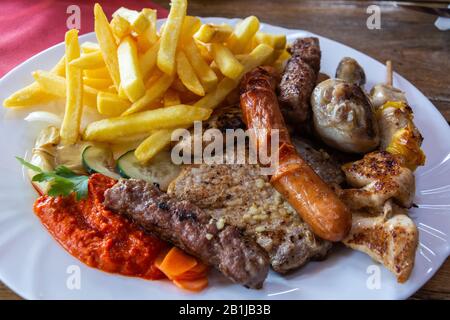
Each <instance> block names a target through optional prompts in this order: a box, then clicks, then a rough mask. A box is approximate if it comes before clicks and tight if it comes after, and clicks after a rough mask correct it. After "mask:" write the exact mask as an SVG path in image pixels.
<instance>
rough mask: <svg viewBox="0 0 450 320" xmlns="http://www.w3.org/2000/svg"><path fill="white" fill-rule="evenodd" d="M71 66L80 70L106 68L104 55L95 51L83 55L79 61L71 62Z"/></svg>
mask: <svg viewBox="0 0 450 320" xmlns="http://www.w3.org/2000/svg"><path fill="white" fill-rule="evenodd" d="M70 65H71V66H74V67H77V68H80V69H97V68H102V67H104V66H105V62H104V61H103V56H102V53H101V52H100V51H95V52H91V53H86V54H83V55H81V57H79V58H78V59H75V60H73V61H71V62H70Z"/></svg>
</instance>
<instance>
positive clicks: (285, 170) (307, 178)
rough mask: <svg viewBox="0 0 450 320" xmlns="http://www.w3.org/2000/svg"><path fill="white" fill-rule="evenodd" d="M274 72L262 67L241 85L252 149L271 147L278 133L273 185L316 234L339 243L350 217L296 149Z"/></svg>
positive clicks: (349, 223)
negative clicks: (281, 107)
mask: <svg viewBox="0 0 450 320" xmlns="http://www.w3.org/2000/svg"><path fill="white" fill-rule="evenodd" d="M274 72H275V71H274V70H273V69H272V68H270V67H259V68H256V69H254V70H253V71H251V72H249V73H247V74H246V75H245V76H244V79H243V80H242V82H241V108H242V113H243V117H244V122H245V123H246V124H247V127H248V128H249V129H250V130H253V133H254V134H255V139H253V141H252V142H253V143H254V145H253V147H254V148H255V149H256V150H259V149H258V148H260V147H261V146H266V145H268V142H270V141H271V140H270V139H271V133H272V132H274V131H276V130H278V131H279V142H280V143H279V145H278V156H279V161H278V164H277V166H276V168H275V173H274V174H273V175H272V177H271V179H270V182H271V183H272V185H273V186H274V187H275V189H276V190H277V191H278V192H280V193H281V194H282V195H283V196H284V197H285V199H286V200H287V201H288V202H289V204H290V205H291V206H292V207H293V208H294V209H295V210H296V211H297V212H298V213H299V214H300V216H301V217H302V218H303V219H304V220H305V221H306V222H307V223H308V224H309V225H310V226H311V228H312V230H313V232H314V233H315V234H317V235H318V236H319V237H321V238H323V239H326V240H330V241H340V240H342V239H343V238H344V237H345V236H346V235H347V233H348V231H349V230H350V226H351V214H350V212H349V211H348V209H347V208H346V206H345V205H344V204H343V203H342V202H341V200H340V199H339V198H338V197H337V195H336V194H335V193H334V191H333V190H332V189H331V188H329V187H328V185H327V184H326V183H325V182H323V180H322V179H321V178H320V177H319V176H318V175H317V174H316V173H315V172H314V171H313V170H312V169H311V167H310V166H309V165H308V164H307V163H306V162H305V160H303V159H302V158H301V157H300V155H299V154H298V153H297V151H296V150H295V147H294V145H293V144H292V142H291V139H290V137H289V133H288V130H287V128H286V125H285V123H284V120H283V116H282V115H281V111H280V108H279V105H278V100H277V96H276V94H275V87H276V81H275V79H276V76H275V75H274ZM271 156H273V155H271Z"/></svg>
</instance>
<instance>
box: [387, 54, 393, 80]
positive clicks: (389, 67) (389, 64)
mask: <svg viewBox="0 0 450 320" xmlns="http://www.w3.org/2000/svg"><path fill="white" fill-rule="evenodd" d="M392 78H393V71H392V61H391V60H388V61H386V84H387V85H388V86H392V83H393V80H392Z"/></svg>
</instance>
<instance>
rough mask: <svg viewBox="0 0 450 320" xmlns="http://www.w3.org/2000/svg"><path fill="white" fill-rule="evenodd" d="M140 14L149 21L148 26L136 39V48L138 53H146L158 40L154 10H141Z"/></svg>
mask: <svg viewBox="0 0 450 320" xmlns="http://www.w3.org/2000/svg"><path fill="white" fill-rule="evenodd" d="M142 13H143V14H144V15H145V16H146V17H147V20H148V21H149V26H148V27H147V29H145V31H144V32H143V33H142V34H139V35H138V36H137V37H136V40H137V44H138V48H139V50H140V51H147V50H148V49H150V47H151V46H152V45H153V44H154V43H155V42H156V40H158V35H157V34H156V21H157V16H156V10H152V9H147V8H144V9H142Z"/></svg>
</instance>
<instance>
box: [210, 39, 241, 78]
mask: <svg viewBox="0 0 450 320" xmlns="http://www.w3.org/2000/svg"><path fill="white" fill-rule="evenodd" d="M211 53H212V55H213V57H214V61H215V62H216V64H217V66H218V67H219V69H220V72H221V73H222V74H223V75H225V76H226V77H228V78H231V79H236V78H237V77H239V75H240V74H241V72H242V70H243V69H244V67H243V66H242V64H241V63H240V62H239V61H238V60H237V59H236V58H235V57H234V55H233V53H231V51H230V50H229V49H228V48H227V47H225V46H224V45H222V44H219V43H212V44H211Z"/></svg>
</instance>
